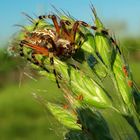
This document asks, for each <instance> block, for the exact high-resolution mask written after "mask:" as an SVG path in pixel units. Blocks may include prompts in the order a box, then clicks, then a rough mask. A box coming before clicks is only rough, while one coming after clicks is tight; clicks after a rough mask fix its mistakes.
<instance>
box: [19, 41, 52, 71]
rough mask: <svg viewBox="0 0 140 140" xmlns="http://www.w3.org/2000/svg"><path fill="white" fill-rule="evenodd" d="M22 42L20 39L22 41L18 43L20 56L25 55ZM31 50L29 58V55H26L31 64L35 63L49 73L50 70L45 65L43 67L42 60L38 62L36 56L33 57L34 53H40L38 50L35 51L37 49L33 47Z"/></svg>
mask: <svg viewBox="0 0 140 140" xmlns="http://www.w3.org/2000/svg"><path fill="white" fill-rule="evenodd" d="M23 42H24V41H23V40H22V41H21V42H20V44H19V45H20V56H22V57H24V56H25V54H24V52H23V46H24V45H26V44H24V43H23ZM32 51H33V52H31V58H30V57H27V60H28V61H30V62H31V63H33V64H35V65H37V66H39V67H41V68H42V69H44V70H45V71H46V72H48V73H50V71H49V70H48V69H47V68H46V67H44V65H43V63H42V62H41V63H40V62H39V61H38V60H37V59H36V57H35V55H36V54H41V53H40V52H37V50H35V49H33V50H32Z"/></svg>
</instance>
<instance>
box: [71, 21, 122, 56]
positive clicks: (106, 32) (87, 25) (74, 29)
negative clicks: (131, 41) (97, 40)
mask: <svg viewBox="0 0 140 140" xmlns="http://www.w3.org/2000/svg"><path fill="white" fill-rule="evenodd" d="M80 25H82V26H85V27H88V28H91V29H93V30H95V31H97V30H98V28H97V27H96V26H91V25H89V24H88V23H86V22H84V21H75V23H74V25H73V27H72V30H71V35H72V42H74V41H75V36H76V32H77V30H78V28H79V26H80ZM101 33H102V34H103V35H105V36H107V37H108V38H109V39H110V41H111V42H112V44H113V45H114V46H116V49H117V50H118V52H119V54H121V51H120V48H119V46H118V45H117V43H116V41H115V40H114V39H113V38H112V37H111V36H110V35H109V33H108V31H107V30H101Z"/></svg>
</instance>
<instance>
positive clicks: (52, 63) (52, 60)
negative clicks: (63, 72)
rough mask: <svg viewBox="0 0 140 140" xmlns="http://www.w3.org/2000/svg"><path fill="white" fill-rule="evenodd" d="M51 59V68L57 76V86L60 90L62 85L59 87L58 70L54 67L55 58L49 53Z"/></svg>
mask: <svg viewBox="0 0 140 140" xmlns="http://www.w3.org/2000/svg"><path fill="white" fill-rule="evenodd" d="M49 58H50V64H51V66H52V68H53V74H54V76H55V80H56V84H57V86H58V88H60V85H59V82H58V76H57V73H56V70H55V67H54V59H53V58H54V56H53V53H52V52H51V53H49Z"/></svg>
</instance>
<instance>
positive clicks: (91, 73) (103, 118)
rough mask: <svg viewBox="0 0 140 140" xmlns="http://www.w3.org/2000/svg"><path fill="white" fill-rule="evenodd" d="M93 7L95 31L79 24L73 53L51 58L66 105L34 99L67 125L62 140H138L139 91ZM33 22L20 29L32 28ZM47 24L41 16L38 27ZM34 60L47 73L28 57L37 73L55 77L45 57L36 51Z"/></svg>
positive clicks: (26, 52)
mask: <svg viewBox="0 0 140 140" xmlns="http://www.w3.org/2000/svg"><path fill="white" fill-rule="evenodd" d="M92 11H93V14H94V16H95V25H96V27H97V29H96V31H95V33H94V34H93V33H92V31H91V30H90V29H87V28H86V27H84V26H81V27H80V30H81V32H82V34H83V35H82V37H83V40H82V43H81V44H80V45H79V46H78V50H77V52H76V53H75V54H74V55H73V56H72V58H69V59H68V60H60V59H59V58H57V57H55V58H54V64H55V65H54V66H55V69H56V71H57V73H59V74H60V76H61V78H59V79H58V80H59V84H60V89H61V90H62V91H63V93H64V97H65V99H66V104H65V105H64V106H63V105H62V104H56V103H52V102H49V101H48V102H47V103H44V102H42V101H41V100H40V98H39V97H38V96H37V98H38V100H40V102H42V103H43V104H44V105H45V107H46V108H47V109H48V110H49V111H50V112H51V113H52V114H53V115H54V116H55V118H56V119H57V120H59V121H60V123H62V124H63V125H64V126H65V127H66V128H67V133H66V134H65V139H67V140H94V139H95V140H119V139H120V140H128V139H129V140H138V139H139V138H140V118H139V117H140V116H139V114H140V92H139V90H138V89H137V87H136V85H135V83H134V82H133V78H132V74H131V72H130V69H129V65H128V64H127V62H126V60H125V58H124V56H123V54H122V52H121V48H120V46H118V45H117V43H116V41H115V40H114V39H113V38H112V37H111V36H110V35H109V34H108V32H107V30H106V29H105V27H104V26H103V24H102V22H101V21H100V19H99V18H98V16H97V14H96V12H95V10H94V8H92ZM59 17H60V19H64V20H68V21H70V22H71V23H72V24H73V23H74V19H72V18H71V17H70V16H67V15H65V14H60V15H59ZM35 22H36V21H35ZM34 25H35V23H34V24H33V25H31V26H26V27H25V28H26V30H28V32H32V29H33V28H34ZM48 25H49V28H53V26H52V25H50V24H49V23H47V22H44V21H40V23H39V27H38V28H40V29H45V28H46V29H47V28H48ZM67 28H71V27H70V26H68V27H67ZM24 38H25V32H23V31H21V32H20V33H19V35H18V36H17V39H19V40H22V39H24ZM80 38H81V34H80V33H77V34H76V41H78V40H79V39H80ZM22 49H23V50H22V51H23V53H24V57H25V58H27V59H28V60H29V59H30V61H31V59H32V58H31V53H32V48H30V47H27V46H26V45H24V46H23V48H22ZM17 50H18V51H17V52H18V53H19V50H20V48H18V47H17ZM35 59H36V60H38V62H40V63H41V64H42V65H43V67H44V68H47V69H48V70H49V71H50V72H49V73H48V71H45V70H44V69H42V68H41V67H40V65H39V66H38V65H35V64H34V63H32V61H31V65H32V66H33V67H34V68H35V69H38V70H39V73H40V74H41V75H44V76H47V77H48V78H49V79H50V80H54V81H55V76H54V75H53V72H51V71H52V66H51V65H50V64H49V59H48V57H44V56H43V55H42V54H36V55H35ZM42 60H43V63H42Z"/></svg>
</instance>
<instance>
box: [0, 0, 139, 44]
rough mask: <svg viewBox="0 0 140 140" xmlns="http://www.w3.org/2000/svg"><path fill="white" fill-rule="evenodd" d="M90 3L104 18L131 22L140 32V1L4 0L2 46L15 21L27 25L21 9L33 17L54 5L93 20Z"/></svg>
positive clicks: (135, 31)
mask: <svg viewBox="0 0 140 140" xmlns="http://www.w3.org/2000/svg"><path fill="white" fill-rule="evenodd" d="M90 2H92V3H93V5H94V6H95V7H96V10H97V12H98V15H99V17H100V18H101V19H102V20H103V21H105V22H106V21H110V20H114V21H121V22H126V23H127V24H128V28H127V30H128V32H129V33H132V34H138V33H139V34H140V0H1V2H0V20H1V22H0V45H1V44H2V43H3V42H4V41H5V40H7V39H8V38H9V37H10V36H12V34H13V33H14V32H16V30H17V28H16V27H13V25H14V24H23V25H24V24H25V20H26V19H25V17H24V16H22V14H21V12H26V13H28V14H29V15H31V16H34V14H36V15H40V14H44V13H46V14H47V13H49V12H50V11H51V10H52V7H51V4H53V5H54V6H55V7H57V8H58V9H63V10H65V11H69V12H70V13H71V14H72V15H73V16H74V17H76V18H77V19H81V20H84V21H86V22H89V23H92V13H91V10H90V7H89V5H90Z"/></svg>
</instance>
